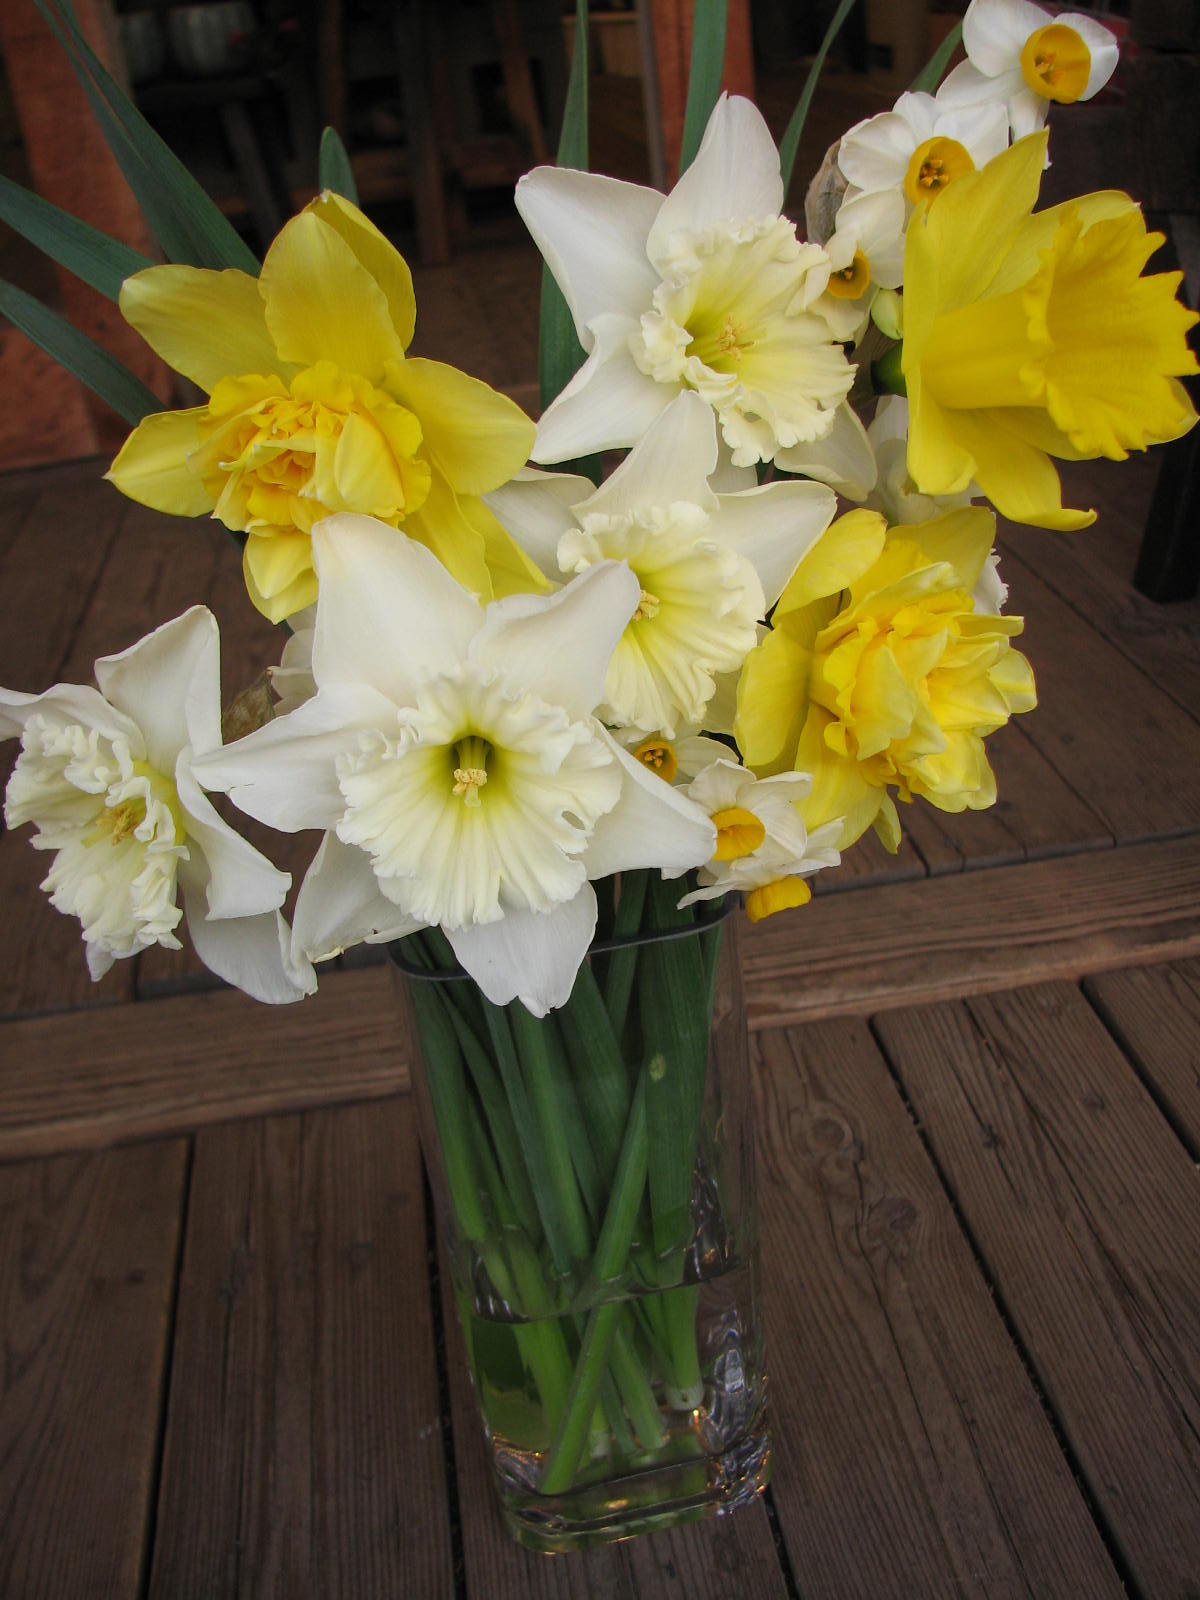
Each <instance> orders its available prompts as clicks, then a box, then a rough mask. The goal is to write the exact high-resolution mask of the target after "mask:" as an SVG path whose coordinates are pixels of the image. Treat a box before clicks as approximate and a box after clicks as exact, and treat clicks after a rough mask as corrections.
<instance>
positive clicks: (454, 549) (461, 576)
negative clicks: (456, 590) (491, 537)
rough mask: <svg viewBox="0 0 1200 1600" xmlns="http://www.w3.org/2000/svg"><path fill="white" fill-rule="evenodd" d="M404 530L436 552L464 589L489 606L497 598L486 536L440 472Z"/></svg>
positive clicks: (431, 482) (436, 474) (435, 473)
mask: <svg viewBox="0 0 1200 1600" xmlns="http://www.w3.org/2000/svg"><path fill="white" fill-rule="evenodd" d="M404 531H405V533H406V534H408V536H409V537H410V538H412V539H416V540H417V542H418V543H419V544H423V545H424V546H425V547H426V549H428V550H432V551H433V553H434V555H435V556H436V557H437V558H438V560H439V561H440V562H441V563H442V565H443V566H444V567H445V569H446V571H447V572H448V573H449V574H450V575H451V577H453V578H457V579H458V581H459V583H461V584H462V586H463V588H464V589H468V590H469V591H470V592H471V593H472V594H473V595H476V596H478V598H479V599H480V600H481V601H483V602H484V603H485V604H486V602H487V601H489V600H491V599H493V598H494V594H493V589H492V578H491V574H490V573H489V571H488V567H487V560H486V556H485V540H484V537H483V534H482V533H481V532H480V531H479V529H478V528H477V527H476V526H475V524H474V522H473V521H472V520H471V518H470V517H468V516H467V515H466V514H465V513H464V511H463V507H462V505H461V504H460V503H459V499H458V496H457V495H456V494H455V493H454V490H453V489H452V488H451V487H450V485H449V484H448V483H447V482H446V480H445V478H443V477H442V475H441V473H440V472H436V471H435V472H434V474H433V477H432V479H431V481H430V485H429V496H428V498H427V499H426V501H425V503H424V504H423V505H422V506H421V508H420V510H419V511H416V512H414V513H413V515H412V516H411V517H408V518H406V519H405V523H404Z"/></svg>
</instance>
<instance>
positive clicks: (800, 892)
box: [746, 878, 812, 922]
mask: <svg viewBox="0 0 1200 1600" xmlns="http://www.w3.org/2000/svg"><path fill="white" fill-rule="evenodd" d="M811 899H812V890H811V889H810V888H809V887H808V885H807V884H806V883H805V881H804V879H803V878H776V880H775V882H774V883H765V884H763V886H762V888H761V889H751V891H750V893H749V894H748V895H747V896H746V915H747V916H748V917H749V918H750V921H751V922H761V921H762V919H763V918H764V917H773V916H774V915H775V913H776V912H777V911H792V910H794V909H795V907H796V906H806V905H807V904H808V902H809V901H810V900H811Z"/></svg>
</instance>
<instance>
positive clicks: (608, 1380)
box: [600, 1330, 638, 1460]
mask: <svg viewBox="0 0 1200 1600" xmlns="http://www.w3.org/2000/svg"><path fill="white" fill-rule="evenodd" d="M618 1331H619V1330H618ZM615 1370H616V1360H615V1354H614V1359H613V1361H612V1362H611V1364H610V1366H609V1369H608V1371H607V1372H605V1374H604V1376H603V1377H602V1378H601V1380H600V1403H601V1405H602V1406H603V1407H604V1415H605V1416H606V1417H607V1418H608V1425H609V1428H610V1429H611V1430H612V1436H613V1442H614V1443H615V1445H616V1447H617V1450H618V1452H619V1453H620V1454H621V1455H622V1456H624V1457H625V1459H626V1460H628V1459H629V1457H630V1456H633V1455H636V1454H637V1448H638V1442H637V1440H636V1439H635V1438H634V1435H633V1429H632V1428H631V1427H630V1426H629V1423H628V1421H627V1420H626V1416H625V1412H626V1409H627V1403H626V1402H625V1401H624V1400H623V1399H622V1397H621V1391H620V1389H619V1388H618V1387H617V1381H616V1379H615V1378H614V1377H613V1372H614V1371H615ZM630 1415H631V1416H632V1413H630Z"/></svg>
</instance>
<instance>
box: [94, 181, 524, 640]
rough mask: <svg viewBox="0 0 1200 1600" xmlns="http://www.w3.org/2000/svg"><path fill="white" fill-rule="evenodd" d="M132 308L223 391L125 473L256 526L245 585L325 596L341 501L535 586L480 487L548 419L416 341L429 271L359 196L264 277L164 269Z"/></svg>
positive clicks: (325, 201) (174, 506)
mask: <svg viewBox="0 0 1200 1600" xmlns="http://www.w3.org/2000/svg"><path fill="white" fill-rule="evenodd" d="M121 310H122V312H123V314H124V315H125V317H126V318H127V320H128V321H129V322H131V323H132V324H133V326H134V327H135V328H137V330H138V331H139V333H141V334H142V336H143V338H145V340H146V341H147V343H148V344H150V345H151V346H153V348H154V349H155V350H156V351H157V352H158V354H159V355H160V356H162V357H163V359H164V360H165V361H166V362H167V363H168V364H169V365H170V366H172V367H174V368H175V370H176V371H177V372H181V373H182V374H183V375H184V376H185V377H187V378H190V379H191V381H192V382H193V383H195V384H197V385H199V387H200V388H201V389H203V390H204V391H205V392H206V393H207V395H208V397H209V399H208V403H207V405H203V406H197V407H194V408H191V409H188V410H184V411H167V412H162V413H159V414H157V415H154V416H150V417H147V418H146V419H145V421H144V422H142V423H141V424H140V426H139V427H138V428H137V429H136V430H135V431H134V432H133V434H131V436H130V438H129V440H128V441H127V442H126V444H125V447H124V449H123V450H122V451H121V453H120V455H119V456H118V457H117V459H116V461H114V463H113V465H112V470H111V472H110V476H111V478H112V480H113V482H114V483H115V484H116V485H117V487H118V488H119V489H121V490H122V491H123V492H124V493H125V494H128V495H130V496H131V497H132V498H133V499H135V500H140V501H141V502H142V503H143V504H144V505H149V506H153V507H155V509H157V510H160V511H169V512H173V513H176V514H177V515H181V516H202V515H204V514H205V513H211V514H212V515H213V516H215V517H217V518H218V519H219V520H220V521H221V522H223V523H224V524H225V526H226V527H227V528H230V529H233V530H234V531H236V532H239V533H244V534H245V535H246V543H245V550H244V556H243V570H244V572H245V578H246V587H247V589H248V590H249V592H250V598H251V599H252V600H253V601H254V604H255V605H256V606H257V607H258V609H259V610H260V611H261V612H263V614H264V615H265V616H267V617H269V618H270V619H271V620H272V621H273V622H278V621H281V620H282V619H283V618H285V617H289V616H291V615H292V614H293V613H294V612H296V611H299V610H301V609H302V608H303V607H305V606H308V605H311V604H312V602H313V601H314V600H315V599H316V594H317V579H316V574H315V572H314V569H313V561H312V540H311V535H312V530H313V528H314V526H315V525H316V524H317V523H318V522H319V521H320V520H321V518H322V517H327V516H329V515H331V514H332V513H334V512H339V511H360V512H366V513H369V514H370V515H371V516H374V517H377V518H379V520H380V521H382V522H386V523H388V524H390V525H391V526H392V527H401V526H402V527H403V528H404V530H405V532H406V533H407V534H408V535H409V537H411V538H414V539H417V540H419V541H420V542H421V543H422V544H425V545H427V546H428V548H429V549H431V550H432V551H433V552H434V554H435V555H436V556H437V557H438V559H439V560H440V561H441V562H442V563H443V564H444V565H445V567H446V568H447V570H448V571H450V572H452V573H454V575H455V576H456V577H457V578H459V579H460V580H461V581H462V582H463V583H465V584H467V585H468V586H469V587H470V588H472V589H474V590H475V591H476V592H477V593H481V594H484V595H488V596H490V595H491V594H492V593H494V592H496V590H497V589H499V591H500V592H502V593H503V592H506V591H507V590H508V589H510V588H512V587H514V586H519V587H522V588H524V587H527V586H528V581H529V574H528V571H527V570H526V569H525V567H524V565H523V564H522V563H521V562H520V560H519V558H517V557H516V555H515V552H514V551H513V550H512V548H511V546H510V545H509V542H508V540H507V539H506V538H505V537H504V535H503V533H502V532H501V530H500V529H499V528H498V527H497V525H496V523H495V521H494V519H493V518H491V517H490V516H489V515H488V513H487V511H486V509H485V508H484V507H483V505H482V504H481V502H480V499H479V496H480V495H483V494H486V493H487V491H488V490H489V489H495V488H497V487H498V486H499V485H500V484H501V483H504V482H506V481H507V480H508V479H509V478H510V477H511V476H512V474H513V473H514V472H515V471H516V470H517V468H518V467H520V466H522V465H523V464H524V462H525V459H526V457H527V456H528V454H529V450H530V448H531V447H532V444H533V437H534V429H533V424H532V423H531V422H530V421H529V419H528V418H527V417H525V416H524V414H523V413H522V412H521V410H520V408H519V407H518V406H516V405H514V404H513V403H512V401H510V400H507V399H506V398H505V397H504V396H502V395H498V394H496V393H495V392H494V391H493V390H492V389H489V388H488V386H487V385H486V384H484V383H480V382H479V381H478V380H477V379H475V378H470V377H468V376H467V375H466V374H465V373H462V372H459V371H457V370H456V369H455V368H453V367H448V366H445V365H443V364H442V363H441V362H438V361H428V360H424V359H420V358H410V357H406V355H405V351H406V350H407V348H408V345H409V343H410V342H411V340H412V336H413V329H414V327H415V325H416V302H415V300H414V298H413V289H412V277H411V275H410V273H409V270H408V266H407V265H406V263H405V261H404V258H403V257H402V256H401V255H400V253H399V252H398V251H397V250H396V249H394V247H393V246H392V245H390V244H389V243H388V242H387V240H386V239H385V238H384V237H383V235H382V234H381V233H380V232H379V230H378V229H377V228H375V227H374V226H373V225H372V224H371V223H370V222H368V221H367V219H366V217H364V216H363V214H362V212H361V211H359V210H358V209H357V207H355V206H352V205H350V204H349V203H348V202H347V201H345V200H343V199H341V198H340V197H339V196H337V195H334V194H324V195H322V196H321V197H320V198H319V199H317V200H314V201H313V203H312V204H311V205H310V206H307V207H306V208H305V210H304V211H303V212H302V213H301V214H300V215H299V216H298V217H295V218H293V220H292V221H291V222H289V223H288V224H287V225H286V227H285V228H284V229H283V231H282V232H281V233H280V234H279V237H278V238H277V239H276V240H275V242H274V243H273V244H272V246H271V248H270V250H268V252H267V256H266V260H265V261H264V263H263V268H262V273H261V275H260V276H259V277H258V278H252V277H251V276H250V275H249V274H248V273H245V272H239V271H236V270H234V269H229V270H227V271H225V272H208V271H202V270H199V269H197V268H193V267H180V266H167V267H150V268H148V269H147V270H146V271H144V272H139V273H137V274H136V275H135V276H134V277H132V278H129V279H128V280H127V281H126V283H125V286H124V288H123V290H122V293H121Z"/></svg>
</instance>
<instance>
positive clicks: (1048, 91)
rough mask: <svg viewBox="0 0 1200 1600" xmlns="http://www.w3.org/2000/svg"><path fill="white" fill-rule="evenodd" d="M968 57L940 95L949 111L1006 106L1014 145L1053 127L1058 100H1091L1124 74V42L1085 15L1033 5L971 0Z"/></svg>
mask: <svg viewBox="0 0 1200 1600" xmlns="http://www.w3.org/2000/svg"><path fill="white" fill-rule="evenodd" d="M963 46H964V48H965V49H966V52H967V59H966V60H965V61H964V62H962V63H961V64H960V65H959V66H957V67H955V69H954V71H953V72H951V73H950V74H949V75H948V77H947V78H946V80H945V82H944V83H943V84H942V86H941V88H940V89H939V90H938V100H939V101H940V102H941V103H942V104H943V105H945V106H948V107H957V108H959V109H961V110H965V109H969V108H972V107H975V106H978V105H980V104H981V103H984V102H987V101H995V100H999V101H1001V102H1002V103H1003V104H1004V107H1005V110H1006V112H1007V115H1008V118H1009V121H1010V123H1011V125H1012V134H1013V138H1014V139H1022V138H1024V136H1025V135H1026V134H1027V133H1036V132H1037V131H1038V129H1039V128H1041V127H1044V126H1045V122H1046V115H1047V113H1048V111H1049V109H1050V102H1051V101H1052V100H1054V101H1057V102H1058V103H1059V104H1060V105H1073V104H1074V103H1075V101H1077V100H1090V99H1091V98H1092V96H1093V95H1094V94H1097V93H1098V92H1099V91H1100V90H1101V89H1103V87H1104V85H1105V84H1106V83H1107V82H1108V80H1109V79H1110V78H1111V77H1112V75H1113V72H1114V71H1115V69H1116V65H1117V57H1118V54H1119V51H1118V46H1117V40H1116V36H1115V35H1114V34H1112V33H1110V32H1109V30H1108V29H1107V28H1106V27H1104V26H1103V25H1102V24H1101V23H1099V22H1096V21H1094V19H1093V18H1091V17H1085V16H1082V15H1080V14H1079V13H1077V12H1073V11H1063V12H1060V13H1059V14H1058V15H1057V16H1053V15H1051V13H1050V12H1048V11H1043V10H1042V8H1041V6H1035V5H1033V4H1031V0H971V4H970V5H969V6H968V7H967V12H966V16H964V18H963Z"/></svg>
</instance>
